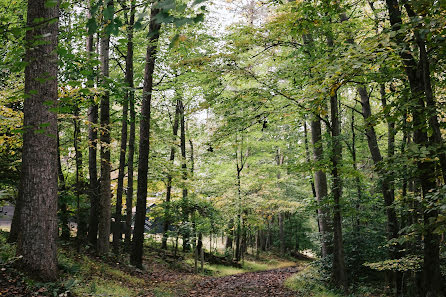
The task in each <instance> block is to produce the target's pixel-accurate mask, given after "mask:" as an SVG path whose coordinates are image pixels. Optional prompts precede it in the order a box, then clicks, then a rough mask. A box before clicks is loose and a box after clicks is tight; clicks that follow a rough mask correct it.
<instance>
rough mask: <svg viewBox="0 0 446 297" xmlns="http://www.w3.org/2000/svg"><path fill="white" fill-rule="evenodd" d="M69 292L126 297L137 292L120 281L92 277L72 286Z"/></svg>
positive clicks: (135, 294) (83, 294) (82, 294)
mask: <svg viewBox="0 0 446 297" xmlns="http://www.w3.org/2000/svg"><path fill="white" fill-rule="evenodd" d="M71 292H72V293H73V294H75V295H78V296H85V295H88V296H116V297H127V296H137V295H138V292H136V291H135V290H134V289H131V288H128V287H126V286H124V284H123V283H122V282H116V281H111V280H104V279H101V278H99V277H94V278H92V279H91V280H90V281H88V282H83V283H80V284H78V285H77V286H74V287H73V288H72V290H71Z"/></svg>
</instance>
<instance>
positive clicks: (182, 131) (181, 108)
mask: <svg viewBox="0 0 446 297" xmlns="http://www.w3.org/2000/svg"><path fill="white" fill-rule="evenodd" d="M179 105H180V106H179V112H180V141H181V168H182V170H183V185H182V188H183V191H182V195H183V197H182V199H183V200H182V210H183V225H184V229H183V252H187V251H189V250H190V245H189V237H190V231H189V201H188V196H187V185H186V181H187V165H186V125H185V120H184V105H183V101H182V100H181V99H180V100H179Z"/></svg>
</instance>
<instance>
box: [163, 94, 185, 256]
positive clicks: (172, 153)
mask: <svg viewBox="0 0 446 297" xmlns="http://www.w3.org/2000/svg"><path fill="white" fill-rule="evenodd" d="M179 117H180V101H179V100H177V102H176V105H175V116H174V120H173V125H172V141H173V142H172V145H171V146H170V157H169V161H170V164H171V165H172V166H173V165H174V160H175V151H176V149H175V147H176V140H177V135H178V122H179ZM171 194H172V174H171V173H170V172H169V173H168V174H167V189H166V209H165V213H164V222H163V239H162V242H161V248H162V249H167V238H168V235H167V232H168V231H169V224H170V198H171Z"/></svg>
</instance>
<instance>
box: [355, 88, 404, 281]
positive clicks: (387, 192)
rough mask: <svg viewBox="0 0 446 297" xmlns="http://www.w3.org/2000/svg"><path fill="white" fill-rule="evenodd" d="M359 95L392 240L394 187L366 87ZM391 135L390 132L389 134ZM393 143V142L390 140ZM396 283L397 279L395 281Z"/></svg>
mask: <svg viewBox="0 0 446 297" xmlns="http://www.w3.org/2000/svg"><path fill="white" fill-rule="evenodd" d="M358 93H359V96H360V98H361V105H362V114H363V116H364V120H365V122H366V127H365V131H366V136H367V144H368V146H369V150H370V154H371V156H372V160H373V163H374V164H375V167H376V168H377V172H378V174H379V177H380V179H381V181H380V183H381V192H382V194H383V198H384V204H385V206H386V214H387V239H388V240H392V239H396V238H398V231H399V226H398V218H397V215H396V212H395V208H394V206H393V202H394V195H393V191H392V187H391V185H390V181H389V178H388V177H387V176H385V173H384V168H383V167H382V164H381V162H382V160H383V158H382V155H381V151H380V149H379V145H378V140H377V136H376V132H375V129H374V126H373V123H370V119H371V116H372V111H371V107H370V99H369V95H368V93H367V90H366V89H365V87H363V86H361V87H358ZM389 133H390V132H389ZM389 141H391V140H389ZM389 253H390V255H389V256H390V257H391V258H392V259H398V258H399V253H398V247H396V246H393V247H392V248H391V249H390V251H389ZM395 282H396V279H395ZM394 286H395V287H396V288H398V287H399V284H398V283H394Z"/></svg>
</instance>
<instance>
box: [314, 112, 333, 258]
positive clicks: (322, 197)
mask: <svg viewBox="0 0 446 297" xmlns="http://www.w3.org/2000/svg"><path fill="white" fill-rule="evenodd" d="M311 142H312V144H313V156H314V161H315V162H316V166H317V167H318V169H317V170H316V171H315V172H314V187H315V191H316V198H317V203H318V223H319V229H320V234H321V252H322V257H326V256H328V255H330V254H331V253H332V248H331V244H332V239H331V228H330V225H329V223H328V221H329V214H328V209H327V208H328V205H327V201H326V200H327V195H328V185H327V175H326V174H325V172H324V171H322V169H319V168H320V167H321V164H320V163H321V162H323V160H324V150H323V144H322V127H321V121H320V120H319V119H313V120H312V121H311Z"/></svg>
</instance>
